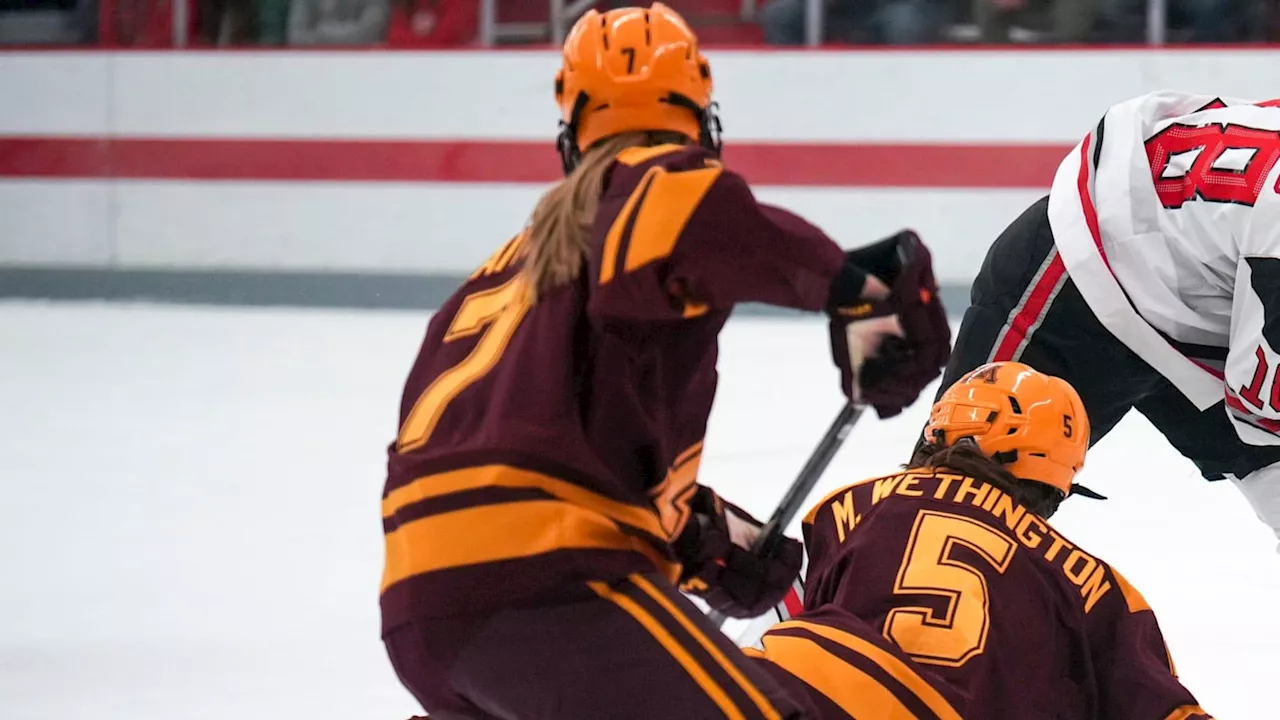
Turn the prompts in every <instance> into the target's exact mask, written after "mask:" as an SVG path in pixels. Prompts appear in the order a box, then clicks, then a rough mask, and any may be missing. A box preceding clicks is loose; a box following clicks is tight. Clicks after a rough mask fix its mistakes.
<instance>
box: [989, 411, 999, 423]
mask: <svg viewBox="0 0 1280 720" xmlns="http://www.w3.org/2000/svg"><path fill="white" fill-rule="evenodd" d="M998 417H1000V413H999V412H997V411H995V410H992V411H991V414H990V415H988V416H987V422H989V423H993V422H995V421H996V418H998Z"/></svg>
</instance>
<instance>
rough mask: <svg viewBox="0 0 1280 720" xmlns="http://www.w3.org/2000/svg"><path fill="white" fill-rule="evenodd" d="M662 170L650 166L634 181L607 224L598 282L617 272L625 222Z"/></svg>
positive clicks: (611, 277) (610, 278) (604, 280)
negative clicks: (619, 207)
mask: <svg viewBox="0 0 1280 720" xmlns="http://www.w3.org/2000/svg"><path fill="white" fill-rule="evenodd" d="M663 172H664V171H663V169H662V168H660V167H657V166H655V167H651V168H649V170H648V171H647V172H645V174H644V177H642V178H640V182H638V183H636V189H635V190H632V191H631V196H630V197H628V198H627V202H626V204H625V205H623V206H622V210H621V211H620V212H619V213H618V216H617V217H616V218H614V219H613V224H612V225H610V226H609V233H608V234H607V235H605V238H604V249H603V251H602V253H601V255H600V284H601V285H605V284H607V283H608V282H609V281H611V280H613V277H614V275H617V273H618V250H619V248H620V247H621V245H622V235H623V233H624V232H626V229H627V223H628V222H629V221H630V219H631V216H632V215H634V214H635V213H636V204H637V203H638V202H640V198H642V197H644V194H645V190H646V189H647V188H648V187H649V185H650V184H651V183H652V182H653V180H654V178H656V177H658V176H659V175H660V174H662V173H663Z"/></svg>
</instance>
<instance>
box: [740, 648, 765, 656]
mask: <svg viewBox="0 0 1280 720" xmlns="http://www.w3.org/2000/svg"><path fill="white" fill-rule="evenodd" d="M742 654H743V655H746V656H747V657H752V658H760V659H765V658H766V655H765V654H764V651H763V650H757V649H756V648H753V647H744V648H742Z"/></svg>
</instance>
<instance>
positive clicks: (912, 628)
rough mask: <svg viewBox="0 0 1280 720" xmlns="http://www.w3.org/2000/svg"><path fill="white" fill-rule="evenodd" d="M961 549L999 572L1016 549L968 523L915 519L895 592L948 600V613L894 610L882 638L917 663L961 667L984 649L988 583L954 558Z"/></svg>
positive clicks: (952, 518) (933, 516) (924, 514)
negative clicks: (886, 639) (889, 641)
mask: <svg viewBox="0 0 1280 720" xmlns="http://www.w3.org/2000/svg"><path fill="white" fill-rule="evenodd" d="M959 547H965V548H968V549H969V550H971V551H972V552H971V553H966V554H965V555H966V556H969V557H971V556H973V555H977V556H978V557H979V558H981V560H982V564H983V565H989V566H990V567H991V569H993V570H995V571H996V572H998V573H1004V571H1005V570H1007V569H1008V568H1009V563H1010V561H1012V560H1013V555H1014V551H1015V550H1017V545H1015V544H1014V542H1013V541H1012V540H1010V539H1009V538H1007V537H1005V536H1004V535H1003V534H1001V533H999V532H997V531H996V530H994V529H993V528H991V527H989V526H987V525H984V524H983V523H981V522H979V521H977V520H974V519H972V518H967V517H964V516H963V515H953V514H951V513H943V512H936V511H933V510H922V511H921V512H920V513H919V514H918V515H916V522H915V525H914V526H913V527H912V528H911V539H910V540H908V542H907V551H906V554H905V556H904V557H903V559H902V566H901V567H899V568H898V578H897V580H896V582H895V583H894V587H893V592H894V594H895V595H916V596H919V595H934V596H939V597H943V598H946V600H947V606H946V611H945V612H943V613H941V614H939V613H936V612H935V611H934V610H933V609H931V608H927V607H910V606H907V607H897V608H894V609H893V610H891V611H889V615H888V617H886V618H885V621H884V636H885V637H887V638H889V639H890V640H892V641H893V642H895V643H897V645H898V647H901V648H902V649H903V651H904V652H906V653H907V654H908V655H910V656H911V657H912V658H913V659H914V660H916V661H917V662H922V663H927V664H929V665H946V666H948V667H960V666H961V665H963V664H965V663H966V662H968V660H969V659H970V658H973V657H975V656H977V655H980V654H981V653H982V651H983V650H984V649H985V648H986V645H987V631H988V630H989V629H990V627H991V617H990V615H989V614H988V608H989V606H990V594H989V592H988V590H987V579H986V577H985V576H983V574H982V571H981V570H980V569H979V568H976V567H974V566H973V565H971V564H970V563H969V562H968V561H967V560H965V559H963V558H961V557H959V556H958V554H957V553H956V552H955V550H956V548H959Z"/></svg>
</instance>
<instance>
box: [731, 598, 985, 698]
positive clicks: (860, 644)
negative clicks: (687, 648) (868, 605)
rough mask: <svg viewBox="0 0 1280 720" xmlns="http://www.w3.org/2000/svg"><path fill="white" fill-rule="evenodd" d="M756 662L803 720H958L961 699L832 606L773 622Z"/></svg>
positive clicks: (863, 624) (755, 653) (754, 652)
mask: <svg viewBox="0 0 1280 720" xmlns="http://www.w3.org/2000/svg"><path fill="white" fill-rule="evenodd" d="M761 643H762V644H763V649H762V650H757V649H754V648H745V649H744V651H745V652H746V653H747V654H748V655H750V656H752V657H754V658H757V659H758V661H759V663H760V664H759V667H760V668H761V669H762V670H764V671H765V672H767V673H769V674H770V675H771V676H772V677H773V678H774V679H775V680H776V681H777V682H778V684H780V685H781V686H782V687H784V688H786V689H787V690H788V691H789V692H790V693H791V695H792V696H793V697H796V698H799V699H800V700H801V701H802V702H804V703H805V704H806V711H807V712H808V713H809V716H810V717H813V718H822V720H847V719H852V718H883V719H884V720H909V719H910V720H961V718H964V717H975V718H976V717H981V716H979V715H973V716H969V715H967V714H966V713H965V712H964V708H965V705H964V698H963V697H962V696H961V694H960V693H958V692H956V691H955V690H954V689H952V688H951V687H950V686H949V685H947V684H946V682H944V681H943V680H942V679H941V678H939V677H938V676H936V675H935V674H933V673H932V672H931V671H930V670H929V669H928V668H927V667H924V666H920V665H917V664H916V663H914V662H912V661H911V659H910V658H909V657H907V655H906V654H905V653H903V652H902V650H901V649H900V648H898V647H897V646H895V645H894V644H893V643H891V642H889V641H888V640H886V639H885V638H884V637H883V636H882V635H881V634H880V632H879V631H878V630H876V629H875V628H873V627H872V626H871V625H869V624H867V623H866V622H864V621H863V620H862V619H860V618H858V617H857V616H855V615H853V614H852V613H850V612H848V611H846V610H843V609H841V608H839V607H836V606H835V605H824V606H823V607H820V608H818V609H816V610H813V611H809V612H806V613H804V615H803V616H802V617H797V618H793V619H791V620H787V621H785V622H782V623H779V624H777V625H775V626H773V627H772V628H770V629H769V631H768V632H767V633H765V635H764V637H763V638H762V639H761Z"/></svg>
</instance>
